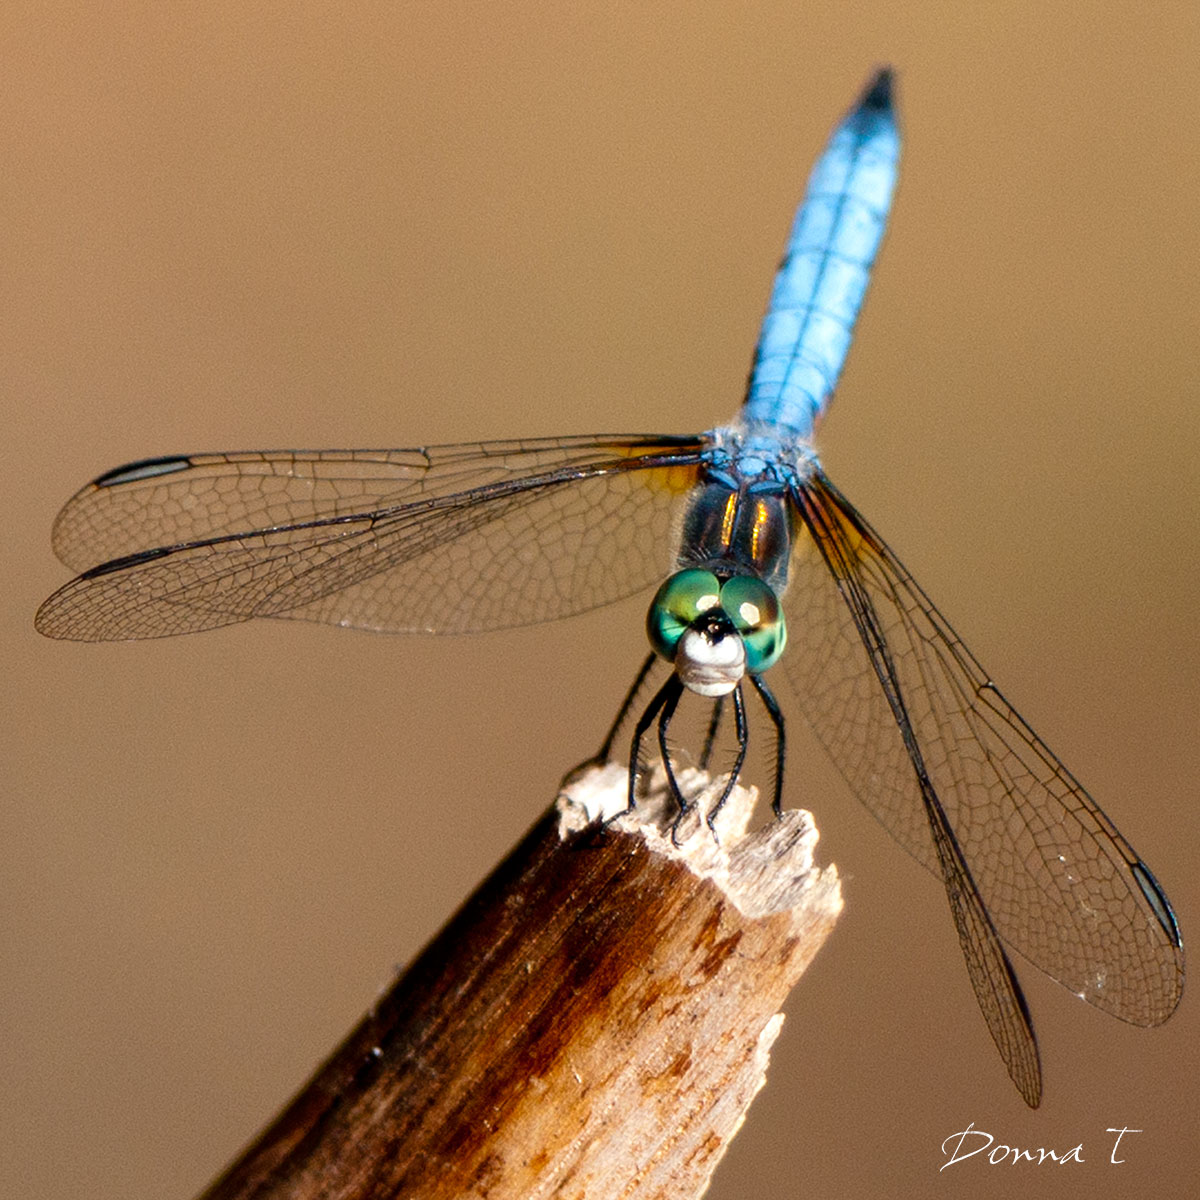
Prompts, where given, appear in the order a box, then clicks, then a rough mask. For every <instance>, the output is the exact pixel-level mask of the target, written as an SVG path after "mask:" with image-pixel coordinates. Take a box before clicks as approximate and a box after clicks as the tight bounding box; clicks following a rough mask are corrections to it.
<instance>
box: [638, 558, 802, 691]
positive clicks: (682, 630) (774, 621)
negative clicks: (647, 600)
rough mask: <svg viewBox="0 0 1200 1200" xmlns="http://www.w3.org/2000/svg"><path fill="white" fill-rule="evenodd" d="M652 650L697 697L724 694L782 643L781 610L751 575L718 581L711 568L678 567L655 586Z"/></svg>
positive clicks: (761, 667) (772, 657) (768, 661)
mask: <svg viewBox="0 0 1200 1200" xmlns="http://www.w3.org/2000/svg"><path fill="white" fill-rule="evenodd" d="M646 632H647V634H648V635H649V638H650V644H651V645H652V646H653V647H654V649H655V651H656V652H657V653H658V654H659V655H660V656H661V657H663V658H665V659H666V660H667V661H668V662H670V663H673V664H674V666H675V670H676V673H677V674H678V675H679V678H680V680H681V682H682V683H683V684H684V685H685V686H686V687H688V688H690V689H691V690H692V691H693V692H696V693H698V694H699V695H701V696H725V695H728V694H729V693H730V692H732V691H733V690H734V688H736V687H737V685H738V684H739V683H740V682H741V680H742V677H743V676H744V675H746V674H747V673H749V674H751V675H758V674H760V673H761V672H763V671H765V670H766V669H767V668H768V667H769V666H771V665H772V664H773V663H774V662H776V661H777V660H778V658H779V656H780V655H781V654H782V653H783V648H784V645H785V644H786V642H787V629H786V626H785V625H784V620H783V610H782V609H781V608H780V605H779V599H778V597H777V596H776V595H775V593H774V592H773V591H772V590H771V588H770V587H769V586H768V585H767V584H765V583H764V582H763V581H762V580H761V579H759V578H757V577H756V576H753V575H734V576H732V577H731V578H729V579H726V580H725V581H724V582H722V581H721V580H720V579H718V577H717V576H716V575H715V574H714V573H713V572H712V571H705V570H700V569H698V568H689V569H687V570H685V571H677V572H676V573H675V574H674V575H672V576H671V577H670V579H668V580H667V581H666V582H665V583H664V584H663V585H662V587H660V588H659V589H658V592H657V594H656V595H655V597H654V599H653V601H651V604H650V610H649V612H648V613H647V614H646Z"/></svg>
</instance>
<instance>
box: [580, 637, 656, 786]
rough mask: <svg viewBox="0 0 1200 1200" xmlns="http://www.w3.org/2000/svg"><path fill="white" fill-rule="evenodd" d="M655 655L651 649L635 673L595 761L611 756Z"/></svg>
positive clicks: (607, 759)
mask: <svg viewBox="0 0 1200 1200" xmlns="http://www.w3.org/2000/svg"><path fill="white" fill-rule="evenodd" d="M656 657H657V655H655V653H654V652H653V651H651V652H650V655H649V657H647V659H646V661H645V662H644V663H642V666H641V669H640V670H639V671H638V673H637V678H636V679H634V681H633V686H632V687H631V688H630V689H629V691H628V692H627V693H626V694H625V699H624V700H622V701H621V707H620V708H619V709H618V710H617V717H616V720H615V721H613V723H612V726H611V727H610V729H609V731H608V735H607V736H606V737H605V739H604V744H603V745H602V746H601V747H600V752H599V753H598V754H597V755H596V758H595V760H594V761H595V762H601V763H604V762H608V761H609V759H610V758H611V757H612V748H613V742H615V741H616V740H617V734H618V733H619V732H620V730H621V726H622V725H623V724H624V723H625V718H626V717H628V716H629V710H630V709H631V708H632V707H633V702H634V701H635V700H636V699H637V695H638V692H640V691H641V690H642V687H643V686H644V684H645V682H646V677H647V676H648V675H649V674H650V669H651V668H652V667H653V666H654V660H655V658H656Z"/></svg>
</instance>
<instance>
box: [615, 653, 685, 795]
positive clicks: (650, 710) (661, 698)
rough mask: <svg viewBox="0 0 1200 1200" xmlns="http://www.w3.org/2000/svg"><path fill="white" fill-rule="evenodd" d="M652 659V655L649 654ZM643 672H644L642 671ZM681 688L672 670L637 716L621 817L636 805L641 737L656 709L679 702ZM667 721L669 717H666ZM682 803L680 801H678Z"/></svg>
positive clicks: (655, 714)
mask: <svg viewBox="0 0 1200 1200" xmlns="http://www.w3.org/2000/svg"><path fill="white" fill-rule="evenodd" d="M651 661H653V656H651ZM643 674H644V672H643ZM682 690H683V684H682V683H681V682H680V681H679V676H678V675H676V674H675V672H674V671H672V672H671V677H670V678H669V679H668V680H667V682H666V683H664V684H663V685H662V687H661V688H659V689H658V691H657V692H656V693H655V695H654V699H653V700H651V701H650V703H649V704H647V705H646V711H645V712H643V713H642V715H641V716H640V717H638V723H637V726H636V728H635V729H634V731H633V742H632V744H631V745H630V747H629V804H628V806H627V807H626V808H625V812H621V813H617V814H616V815H617V816H618V817H622V816H624V815H625V813H631V812H633V810H634V808H635V807H636V806H637V784H638V779H639V778H640V777H641V774H642V738H643V737H645V736H646V730H647V729H649V728H650V726H651V725H653V724H654V718H655V717H656V716H658V711H659V709H660V708H662V707H663V705H664V704H666V703H668V701H669V702H670V706H671V711H672V712H673V711H674V709H675V705H677V704H678V703H679V694H680V692H681V691H682ZM667 719H668V721H669V720H670V718H669V717H668V718H667ZM664 757H665V756H664ZM667 774H668V776H670V774H671V767H670V763H669V760H668V763H667ZM671 782H672V785H674V777H673V776H672V777H671ZM673 790H674V791H675V795H676V798H677V799H678V798H679V791H678V787H675V786H673ZM680 802H681V803H682V801H680Z"/></svg>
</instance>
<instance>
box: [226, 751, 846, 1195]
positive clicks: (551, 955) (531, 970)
mask: <svg viewBox="0 0 1200 1200" xmlns="http://www.w3.org/2000/svg"><path fill="white" fill-rule="evenodd" d="M684 775H685V776H686V778H685V779H684V786H685V788H687V789H688V794H689V795H693V794H697V791H698V790H699V789H700V788H702V787H705V786H707V787H708V790H707V791H706V792H704V793H703V795H702V798H701V801H700V807H701V808H703V805H704V803H705V800H704V797H705V796H706V797H707V802H708V803H712V800H713V797H714V796H715V795H717V794H718V790H717V788H716V785H709V784H708V781H707V777H706V776H703V775H701V774H700V773H699V772H685V773H684ZM627 778H628V777H627V773H626V771H625V769H624V768H617V767H614V766H612V765H609V766H603V767H593V768H590V769H588V770H587V771H586V772H584V773H582V774H580V775H579V776H577V777H576V779H575V780H574V781H573V782H572V783H571V784H570V785H569V787H568V788H567V791H566V792H564V794H563V795H562V796H560V798H559V801H558V803H557V805H556V806H555V808H554V809H552V810H551V811H550V812H548V813H547V814H546V815H545V816H544V817H543V818H542V819H541V820H540V821H538V823H537V824H536V825H535V826H534V827H533V829H532V830H531V831H530V833H529V834H528V835H527V836H526V838H525V840H524V841H523V842H522V843H521V844H520V845H519V846H518V847H517V848H516V849H515V850H514V851H513V853H512V854H511V855H509V857H508V858H507V859H506V860H505V861H504V862H503V863H502V864H501V865H500V866H499V867H498V868H497V869H496V871H495V872H494V873H493V874H492V876H491V877H490V878H489V879H488V880H487V881H486V882H485V883H484V884H483V885H482V886H481V887H480V888H479V890H478V891H477V892H476V893H475V894H474V895H473V896H472V897H471V898H470V899H469V900H468V901H467V902H466V904H465V905H464V906H463V907H462V909H461V910H460V911H459V912H458V913H457V915H456V916H455V917H454V918H453V919H452V920H451V921H450V923H449V924H448V925H447V926H446V927H445V929H444V930H443V931H442V932H441V933H440V934H439V935H438V936H437V937H436V938H435V939H434V940H433V942H432V943H431V944H430V945H429V946H428V947H427V948H426V949H425V951H424V952H423V953H422V954H421V955H420V956H419V957H418V958H417V959H416V960H415V961H414V962H413V963H412V964H411V965H410V966H409V967H408V968H407V969H406V970H404V971H403V972H402V973H401V974H400V975H399V977H398V978H397V979H396V980H395V982H394V983H393V985H392V986H391V988H390V989H389V990H388V991H387V993H386V994H385V995H384V996H383V997H382V998H381V999H380V1000H379V1002H378V1003H377V1004H376V1005H375V1007H374V1008H373V1009H372V1010H371V1012H369V1013H368V1014H367V1016H366V1017H365V1018H364V1019H363V1021H362V1022H361V1023H360V1025H359V1026H358V1028H357V1029H355V1030H354V1032H353V1033H351V1034H350V1036H349V1037H348V1038H347V1039H346V1040H345V1042H343V1044H342V1045H341V1046H340V1047H339V1048H338V1049H337V1050H336V1051H335V1052H334V1054H333V1055H332V1056H331V1057H330V1059H329V1060H328V1061H327V1062H326V1063H325V1064H324V1065H323V1066H321V1067H320V1068H319V1070H318V1071H317V1072H316V1074H315V1075H314V1076H313V1077H312V1079H311V1080H310V1081H309V1083H308V1084H307V1085H306V1086H305V1088H304V1089H303V1090H302V1091H301V1092H300V1094H299V1095H298V1096H297V1097H296V1099H295V1100H293V1101H292V1103H291V1104H290V1105H289V1106H288V1107H287V1109H285V1110H284V1112H283V1113H282V1114H281V1115H280V1116H279V1118H278V1119H277V1120H276V1121H275V1122H274V1123H273V1124H272V1125H271V1126H270V1127H269V1128H268V1129H267V1130H266V1131H265V1132H264V1133H263V1134H262V1135H261V1136H260V1137H259V1138H258V1140H257V1141H256V1142H254V1144H253V1145H251V1146H250V1148H249V1149H248V1150H247V1151H246V1152H245V1154H244V1155H243V1156H242V1157H241V1158H240V1159H239V1160H238V1161H237V1162H236V1163H235V1164H234V1165H233V1166H232V1167H230V1168H229V1170H228V1171H227V1172H226V1173H225V1174H224V1175H223V1176H222V1177H221V1178H220V1179H219V1180H218V1181H217V1182H216V1183H215V1184H213V1186H212V1187H211V1188H210V1189H209V1190H208V1191H207V1192H205V1193H204V1197H203V1200H249V1197H255V1198H256V1200H315V1198H316V1197H321V1198H322V1200H367V1198H368V1197H370V1198H371V1200H390V1198H396V1200H399V1198H400V1197H403V1198H404V1200H462V1198H464V1197H485V1196H486V1197H488V1198H489V1200H509V1198H512V1200H518V1198H519V1200H535V1198H543V1197H545V1198H549V1197H555V1198H566V1197H571V1198H578V1200H583V1198H584V1197H589V1198H593V1200H608V1198H610V1197H617V1196H620V1197H625V1198H629V1200H633V1198H637V1197H646V1198H648V1197H651V1196H653V1197H660V1198H661V1197H665V1198H677V1200H685V1198H688V1200H690V1198H694V1197H697V1196H699V1195H700V1194H701V1193H702V1192H703V1191H704V1190H705V1188H706V1187H707V1184H708V1181H709V1178H710V1177H711V1175H712V1172H713V1170H714V1169H715V1167H716V1165H717V1163H718V1161H719V1160H720V1158H721V1157H722V1155H723V1153H724V1151H725V1148H726V1146H727V1145H728V1143H729V1140H730V1139H731V1138H732V1136H733V1134H734V1133H735V1132H736V1131H737V1129H738V1127H739V1126H740V1125H741V1123H742V1120H743V1119H744V1117H745V1113H746V1110H747V1108H748V1107H749V1104H750V1101H751V1100H752V1099H753V1098H754V1095H755V1093H757V1091H758V1090H759V1088H761V1087H762V1085H763V1083H764V1082H765V1077H766V1076H765V1073H766V1068H767V1060H768V1052H769V1050H770V1047H771V1045H772V1043H773V1042H774V1040H775V1038H776V1036H777V1035H778V1033H779V1029H780V1026H781V1024H782V1021H783V1017H782V1014H781V1013H780V1012H779V1008H780V1005H781V1004H782V1002H783V999H784V997H785V996H786V995H787V993H788V991H789V990H790V989H791V987H792V986H793V985H794V984H795V982H796V980H797V979H798V978H799V977H800V975H801V974H802V973H803V971H804V968H805V967H806V966H807V964H808V963H809V962H810V961H811V959H812V957H813V955H814V954H816V952H817V950H818V949H819V947H820V946H821V944H822V942H823V941H824V939H825V937H826V936H827V935H828V933H829V931H830V930H831V929H832V927H833V924H834V921H835V920H836V918H837V914H838V912H839V911H840V909H841V891H840V885H839V881H838V877H837V872H836V870H835V868H833V867H827V868H824V869H817V868H816V867H814V866H813V862H812V851H813V846H814V844H815V842H816V839H817V833H816V830H815V828H814V827H813V825H812V821H811V818H810V817H809V816H808V814H807V813H804V812H800V811H791V812H788V813H786V814H785V815H784V817H783V819H782V820H779V821H776V820H774V819H769V820H768V822H767V823H766V824H765V825H763V826H762V827H761V828H759V829H757V830H755V831H754V832H751V833H747V832H746V828H747V824H748V822H749V820H750V817H751V813H752V810H753V807H754V803H755V794H754V792H753V791H752V790H749V789H743V788H740V787H738V788H735V789H734V792H733V794H732V795H731V797H730V799H729V801H728V803H727V804H726V806H725V807H724V808H723V809H722V811H721V813H720V815H719V818H718V820H717V833H718V837H717V838H714V837H713V834H712V833H711V832H710V831H709V829H708V828H707V826H705V825H704V824H703V822H701V821H700V820H699V819H698V818H696V816H695V815H694V813H693V814H692V815H691V816H690V817H689V819H688V821H686V822H685V823H684V826H683V827H682V828H681V829H680V830H678V831H677V836H678V842H679V844H678V845H676V844H675V842H674V841H673V839H672V827H673V823H674V820H675V814H676V811H677V810H676V809H675V806H674V802H673V801H672V800H671V799H670V797H669V794H668V793H667V792H666V790H665V788H664V787H663V786H661V783H660V784H659V786H657V787H656V788H652V792H651V795H650V796H649V797H648V798H647V800H646V802H645V803H642V804H639V806H638V809H637V811H636V813H634V814H630V815H627V816H623V817H619V818H618V819H616V820H614V821H611V822H610V823H608V824H601V823H600V820H601V819H602V818H603V817H605V816H609V815H611V813H613V812H619V811H620V809H621V808H622V807H623V806H624V797H625V793H626V788H627V786H628V785H627Z"/></svg>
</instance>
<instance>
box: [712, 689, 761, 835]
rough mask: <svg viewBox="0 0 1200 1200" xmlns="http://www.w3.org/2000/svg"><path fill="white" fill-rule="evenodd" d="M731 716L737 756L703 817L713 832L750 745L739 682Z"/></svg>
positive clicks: (735, 691) (715, 830)
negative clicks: (734, 730)
mask: <svg viewBox="0 0 1200 1200" xmlns="http://www.w3.org/2000/svg"><path fill="white" fill-rule="evenodd" d="M751 678H752V679H753V678H754V676H751ZM733 718H734V727H735V728H736V729H737V741H738V752H737V758H735V759H734V760H733V768H732V769H731V770H730V772H729V778H728V779H727V780H726V781H725V787H724V788H723V789H722V790H721V795H720V797H719V798H718V799H717V802H716V804H714V805H713V806H712V808H710V809H709V810H708V816H707V817H705V820H706V821H707V822H708V827H709V829H711V830H712V831H713V833H714V834H716V832H717V826H716V821H717V813H719V812H720V811H721V809H722V808H724V807H725V801H726V800H728V799H729V793H730V792H732V791H733V785H734V784H735V783H737V781H738V776H739V775H740V774H741V773H742V766H743V765H744V763H745V761H746V750H747V748H748V747H749V745H750V727H749V725H748V724H747V723H746V701H745V699H744V698H743V696H742V685H741V684H740V683H739V684H738V685H737V687H736V688H734V690H733Z"/></svg>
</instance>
